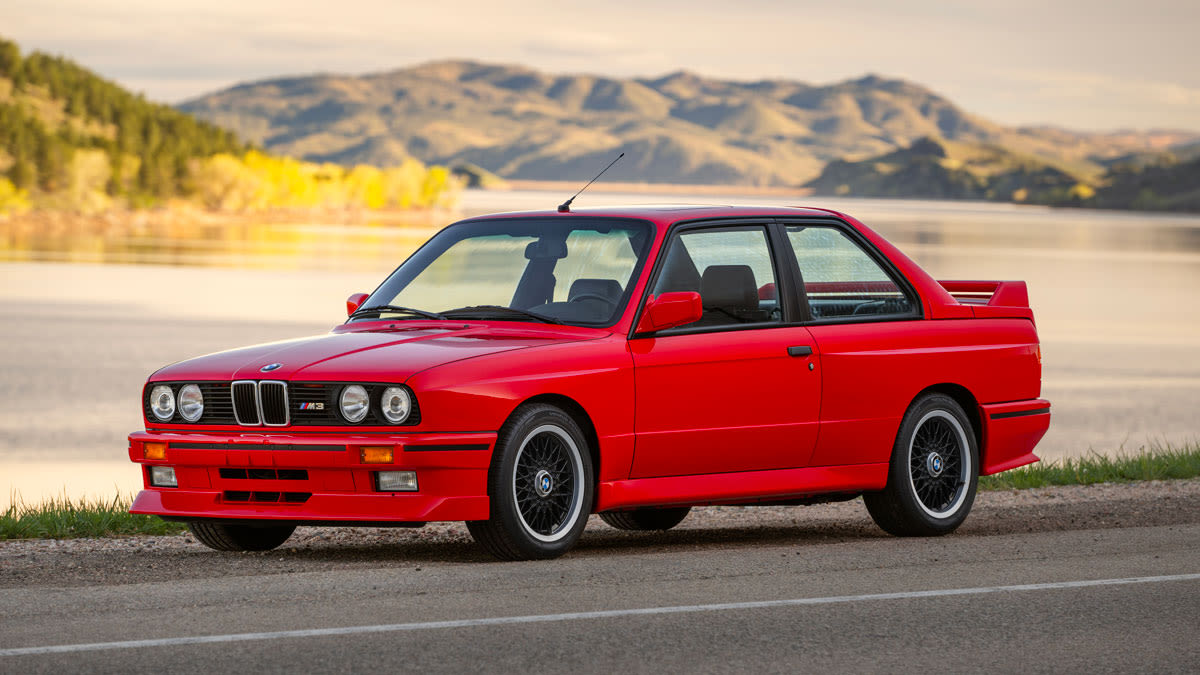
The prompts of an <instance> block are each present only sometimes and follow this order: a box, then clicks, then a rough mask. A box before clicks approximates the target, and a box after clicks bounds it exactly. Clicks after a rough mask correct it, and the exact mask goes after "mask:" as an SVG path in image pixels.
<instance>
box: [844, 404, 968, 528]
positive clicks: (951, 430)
mask: <svg viewBox="0 0 1200 675" xmlns="http://www.w3.org/2000/svg"><path fill="white" fill-rule="evenodd" d="M978 482H979V448H978V446H977V444H976V442H975V434H974V433H973V432H972V430H971V422H970V420H968V419H967V415H966V413H964V412H963V409H962V407H961V406H960V405H958V403H957V402H956V401H955V400H954V399H952V398H950V397H949V396H945V395H942V394H928V395H926V396H922V397H920V398H918V399H917V400H916V401H914V402H913V404H912V405H911V406H910V407H909V409H908V412H906V413H905V414H904V419H903V420H902V421H901V422H900V431H899V432H898V433H897V434H896V443H895V445H894V446H893V448H892V459H891V463H890V465H889V467H888V482H887V487H885V488H884V489H883V490H882V491H881V492H869V493H866V494H864V495H863V501H864V502H866V505H867V511H868V512H869V513H870V514H871V518H872V519H874V520H875V523H876V524H877V525H879V527H881V528H883V529H884V530H885V531H887V532H889V533H891V534H894V535H898V536H902V537H913V536H936V535H942V534H947V533H950V532H953V531H954V530H955V529H956V528H958V526H959V525H961V524H962V522H963V521H964V520H966V518H967V513H969V512H970V511H971V505H972V504H973V503H974V501H975V489H976V486H977V484H978Z"/></svg>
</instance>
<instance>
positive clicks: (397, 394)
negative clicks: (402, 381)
mask: <svg viewBox="0 0 1200 675" xmlns="http://www.w3.org/2000/svg"><path fill="white" fill-rule="evenodd" d="M338 407H339V408H340V409H341V413H342V417H343V418H345V420H346V421H347V422H350V423H351V424H358V423H359V422H361V421H363V420H364V419H366V417H367V412H369V411H370V409H371V397H370V395H369V394H368V393H367V388H366V387H364V386H362V385H361V384H352V385H349V386H347V387H344V388H343V389H342V394H341V396H339V397H338ZM379 412H380V413H381V414H382V415H383V419H385V420H386V421H388V422H389V423H391V424H401V423H402V422H404V420H406V419H408V416H409V414H410V413H411V412H412V394H410V393H409V392H408V388H407V387H388V388H387V389H384V390H383V394H382V395H381V396H380V397H379Z"/></svg>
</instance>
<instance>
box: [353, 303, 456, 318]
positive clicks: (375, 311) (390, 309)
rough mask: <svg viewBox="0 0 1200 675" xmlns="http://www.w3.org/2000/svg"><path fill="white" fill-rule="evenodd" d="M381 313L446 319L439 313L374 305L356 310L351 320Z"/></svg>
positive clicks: (397, 306) (395, 306)
mask: <svg viewBox="0 0 1200 675" xmlns="http://www.w3.org/2000/svg"><path fill="white" fill-rule="evenodd" d="M381 312H397V313H400V314H413V315H416V316H419V317H422V318H425V319H439V320H445V318H446V317H444V316H442V315H441V314H438V313H437V312H426V311H425V310H423V309H413V308H412V307H401V306H399V305H374V306H371V307H360V308H358V309H356V310H354V313H353V314H351V315H350V318H351V319H353V318H356V317H357V316H358V315H360V314H379V313H381Z"/></svg>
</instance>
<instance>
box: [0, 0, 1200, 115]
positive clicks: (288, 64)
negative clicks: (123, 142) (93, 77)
mask: <svg viewBox="0 0 1200 675" xmlns="http://www.w3.org/2000/svg"><path fill="white" fill-rule="evenodd" d="M0 35H2V36H4V37H8V38H10V39H15V40H16V41H17V42H19V43H20V44H21V46H22V48H23V49H26V50H28V49H31V48H37V49H42V50H46V51H50V52H54V53H60V54H64V55H66V56H69V57H71V58H74V59H76V60H78V61H79V62H81V63H82V64H83V65H85V66H88V67H90V68H92V69H94V70H96V71H99V72H100V73H101V74H103V75H105V76H107V77H109V78H112V79H114V80H116V81H118V82H120V83H121V84H124V85H126V86H128V87H130V88H132V89H135V90H139V91H143V92H145V93H146V94H147V96H149V97H150V98H153V99H157V100H162V101H167V102H172V103H173V102H178V101H181V100H184V99H186V98H189V97H192V96H196V95H199V94H203V93H206V92H209V91H213V90H215V89H220V88H223V87H226V86H229V85H232V84H235V83H238V82H243V81H246V80H256V79H263V78H269V77H275V76H280V75H294V74H307V73H311V72H316V71H323V72H344V73H364V72H372V71H379V70H388V69H392V68H396V67H400V66H405V65H410V64H414V63H419V62H423V61H428V60H432V59H445V58H472V59H480V60H491V61H502V62H508V63H521V64H526V65H529V66H533V67H536V68H539V69H543V70H548V71H551V72H571V73H578V72H589V73H600V74H610V75H621V76H629V75H640V76H654V75H661V74H663V73H666V72H670V71H674V70H680V69H686V70H692V71H695V72H698V73H701V74H705V75H712V76H719V77H726V78H734V79H743V80H753V79H763V78H794V79H799V80H804V81H808V82H813V83H825V82H832V81H837V80H842V79H846V78H852V77H858V76H860V75H863V74H865V73H878V74H882V75H887V76H895V77H902V78H907V79H911V80H914V81H916V82H919V83H922V84H925V85H927V86H929V87H932V88H933V89H934V90H936V91H938V92H940V93H942V94H944V95H946V96H948V97H949V98H951V99H952V100H953V101H955V102H957V103H958V104H960V105H962V106H963V107H965V108H966V109H968V110H970V111H971V112H974V113H977V114H980V115H983V116H985V117H989V118H991V119H994V120H996V121H999V122H1004V123H1009V124H1041V123H1048V124H1056V125H1061V126H1067V127H1072V128H1080V129H1109V128H1120V127H1133V128H1141V129H1147V128H1155V127H1158V128H1165V127H1173V128H1184V129H1192V130H1200V46H1198V42H1200V0H980V1H971V0H961V1H959V2H933V1H930V0H907V1H906V0H892V1H889V0H841V1H836V0H835V1H832V2H831V1H825V2H807V1H805V0H793V1H790V2H786V1H772V0H734V1H730V0H724V1H722V0H593V1H591V2H575V1H573V0H526V1H523V2H517V1H516V0H500V1H496V0H441V1H438V0H422V1H421V2H412V3H410V2H402V1H388V0H335V1H326V2H320V3H305V2H300V1H297V0H290V1H287V2H283V1H278V0H262V1H255V0H243V1H241V2H227V1H224V0H124V1H121V0H3V2H2V3H0Z"/></svg>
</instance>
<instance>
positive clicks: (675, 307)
mask: <svg viewBox="0 0 1200 675" xmlns="http://www.w3.org/2000/svg"><path fill="white" fill-rule="evenodd" d="M702 316H704V305H703V304H702V303H701V301H700V294H699V293H697V292H695V291H684V292H680V293H663V294H662V295H659V296H657V297H656V296H653V295H652V296H650V297H649V298H648V299H647V300H646V308H645V309H644V310H643V311H642V319H641V320H640V321H638V325H637V330H636V331H635V332H637V333H653V332H654V331H659V330H666V329H668V328H675V327H677V326H684V325H687V324H689V323H692V322H695V321H699V320H700V317H702Z"/></svg>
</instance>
